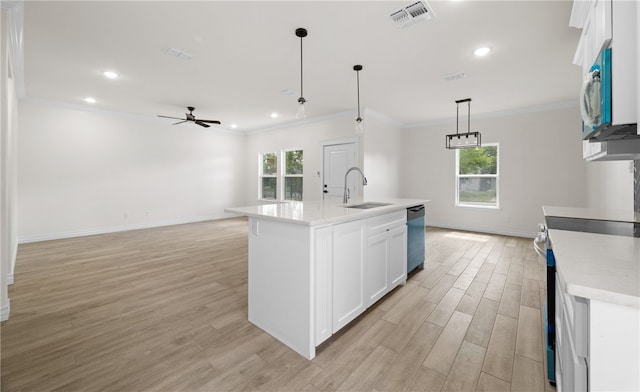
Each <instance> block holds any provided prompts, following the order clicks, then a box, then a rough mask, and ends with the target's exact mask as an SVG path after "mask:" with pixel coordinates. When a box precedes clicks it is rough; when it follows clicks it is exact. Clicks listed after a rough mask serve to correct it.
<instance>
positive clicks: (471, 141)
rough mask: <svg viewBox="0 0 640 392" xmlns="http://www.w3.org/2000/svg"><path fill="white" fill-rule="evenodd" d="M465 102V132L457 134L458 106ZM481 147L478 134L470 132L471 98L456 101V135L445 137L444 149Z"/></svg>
mask: <svg viewBox="0 0 640 392" xmlns="http://www.w3.org/2000/svg"><path fill="white" fill-rule="evenodd" d="M463 102H467V132H466V133H459V132H458V123H459V120H458V119H459V116H458V114H459V108H460V104H461V103H463ZM481 145H482V142H481V137H480V132H471V98H466V99H460V100H458V101H456V133H453V134H450V135H447V136H445V147H446V148H449V149H456V148H472V147H480V146H481Z"/></svg>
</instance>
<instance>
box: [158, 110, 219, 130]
mask: <svg viewBox="0 0 640 392" xmlns="http://www.w3.org/2000/svg"><path fill="white" fill-rule="evenodd" d="M187 110H188V111H189V113H185V116H186V118H180V117H170V116H162V115H160V114H158V117H164V118H173V119H174V120H182V121H178V122H177V123H173V125H176V124H182V123H184V122H187V121H193V122H194V123H196V124H198V125H200V126H201V127H205V128H209V127H210V125H209V124H220V121H218V120H198V119H196V116H194V115H193V111H194V110H196V108H194V107H193V106H187Z"/></svg>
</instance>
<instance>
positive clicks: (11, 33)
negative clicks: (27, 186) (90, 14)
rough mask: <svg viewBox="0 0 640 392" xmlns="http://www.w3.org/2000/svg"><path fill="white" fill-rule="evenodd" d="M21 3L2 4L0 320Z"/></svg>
mask: <svg viewBox="0 0 640 392" xmlns="http://www.w3.org/2000/svg"><path fill="white" fill-rule="evenodd" d="M19 7H22V5H21V4H11V5H9V8H4V6H3V7H0V10H1V12H2V15H1V18H0V20H1V21H0V37H2V39H1V41H0V62H1V63H0V215H1V216H2V219H1V220H0V320H6V319H7V318H8V317H9V309H10V304H9V295H8V284H10V283H12V282H13V270H14V267H15V261H16V253H17V249H18V241H17V238H18V234H17V227H18V224H17V193H16V182H17V167H18V163H17V156H16V154H17V102H18V100H17V94H16V86H15V74H14V73H13V69H14V64H15V62H14V59H15V56H16V53H17V47H16V45H15V44H14V40H13V38H14V37H15V26H16V23H17V22H16V21H15V20H13V19H14V17H15V16H16V15H19V14H20V12H21V9H19Z"/></svg>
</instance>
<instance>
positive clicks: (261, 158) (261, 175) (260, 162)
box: [258, 151, 281, 202]
mask: <svg viewBox="0 0 640 392" xmlns="http://www.w3.org/2000/svg"><path fill="white" fill-rule="evenodd" d="M267 154H273V155H275V156H276V160H277V161H276V174H264V156H265V155H267ZM280 161H281V159H280V156H279V154H278V152H272V151H270V152H261V153H259V154H258V200H260V201H268V202H274V201H278V198H279V197H280V184H279V183H280V181H278V178H279V177H280ZM263 178H275V179H276V197H275V199H267V198H265V197H264V195H263V194H262V192H263V188H262V179H263Z"/></svg>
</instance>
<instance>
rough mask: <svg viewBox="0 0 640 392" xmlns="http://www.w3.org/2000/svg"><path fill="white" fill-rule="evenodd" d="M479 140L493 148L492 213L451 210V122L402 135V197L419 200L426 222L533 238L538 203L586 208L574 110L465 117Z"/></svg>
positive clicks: (539, 215)
mask: <svg viewBox="0 0 640 392" xmlns="http://www.w3.org/2000/svg"><path fill="white" fill-rule="evenodd" d="M472 128H473V130H478V131H481V133H482V142H483V143H499V145H500V148H499V163H498V165H499V173H500V177H499V190H498V192H499V199H500V208H499V209H481V208H469V207H456V206H455V151H454V150H447V149H445V135H446V134H449V133H454V132H455V122H452V123H448V124H441V125H432V126H425V127H420V128H411V129H406V130H404V136H403V148H402V154H403V157H404V161H403V168H402V173H403V176H402V189H403V191H404V192H403V194H402V195H401V196H402V197H410V198H425V199H430V200H431V202H430V203H429V204H428V205H427V216H426V222H427V225H432V226H440V227H448V228H455V229H463V230H473V231H479V232H488V233H498V234H508V235H516V236H523V237H533V236H535V234H536V232H537V224H538V223H543V222H544V216H543V213H542V206H543V205H554V206H573V207H586V206H587V180H586V162H584V160H583V159H582V142H581V140H580V134H579V132H578V131H577V130H578V129H580V113H579V109H578V108H577V107H570V108H560V109H555V110H546V111H538V112H530V113H521V114H515V115H509V116H503V117H493V118H481V119H473V118H472Z"/></svg>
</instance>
